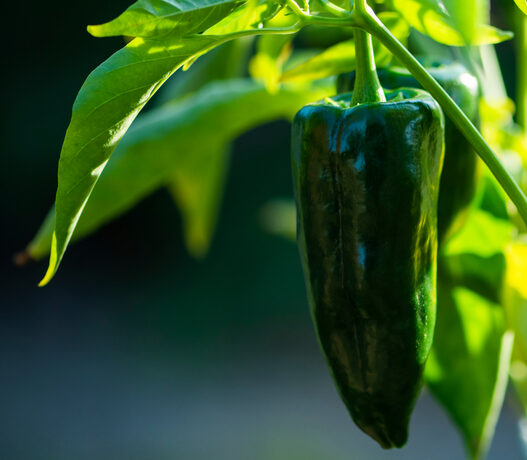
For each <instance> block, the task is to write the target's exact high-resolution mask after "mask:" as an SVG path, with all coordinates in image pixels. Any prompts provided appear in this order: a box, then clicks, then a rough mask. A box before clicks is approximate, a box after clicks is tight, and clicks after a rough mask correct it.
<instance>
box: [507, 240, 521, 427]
mask: <svg viewBox="0 0 527 460" xmlns="http://www.w3.org/2000/svg"><path fill="white" fill-rule="evenodd" d="M506 254H507V277H506V283H505V289H504V293H503V304H504V307H505V311H506V314H507V322H508V325H509V327H510V328H511V329H512V330H513V331H514V333H515V334H516V341H515V344H514V352H513V362H512V365H511V377H512V381H513V382H514V387H515V388H516V392H517V394H518V396H519V398H520V401H521V403H522V406H523V414H524V416H525V415H527V283H526V280H527V241H525V240H523V241H522V240H517V241H515V242H513V243H512V244H511V245H510V246H509V247H508V248H507V253H506Z"/></svg>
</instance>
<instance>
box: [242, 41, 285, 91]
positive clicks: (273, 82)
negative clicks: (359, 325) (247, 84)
mask: <svg viewBox="0 0 527 460" xmlns="http://www.w3.org/2000/svg"><path fill="white" fill-rule="evenodd" d="M291 39H292V36H290V35H265V36H263V37H260V38H259V39H258V43H257V48H256V54H255V55H254V56H253V58H252V59H251V62H250V65H249V72H250V74H251V76H252V77H253V78H255V79H256V80H260V81H262V82H264V84H265V86H266V88H267V90H268V91H270V92H276V91H277V90H278V85H279V81H280V77H281V75H282V68H283V65H284V63H285V61H286V60H287V59H288V58H289V56H290V55H291V49H292V47H291Z"/></svg>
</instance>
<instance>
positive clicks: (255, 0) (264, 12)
mask: <svg viewBox="0 0 527 460" xmlns="http://www.w3.org/2000/svg"><path fill="white" fill-rule="evenodd" d="M281 8H282V7H281V5H280V4H279V3H275V2H273V3H269V2H265V1H263V2H262V1H260V0H248V1H247V3H244V4H243V5H241V6H239V7H238V8H237V9H236V10H235V11H234V12H233V13H232V14H230V15H228V16H227V17H226V18H224V19H223V20H221V21H220V22H218V23H217V24H215V25H214V26H212V27H211V28H210V29H207V30H206V31H205V34H206V35H226V34H230V33H233V32H236V31H238V30H244V29H252V28H255V29H258V28H260V25H261V24H263V23H265V22H266V21H269V20H270V19H272V18H273V17H274V16H276V14H277V13H278V12H279V11H280V9H281Z"/></svg>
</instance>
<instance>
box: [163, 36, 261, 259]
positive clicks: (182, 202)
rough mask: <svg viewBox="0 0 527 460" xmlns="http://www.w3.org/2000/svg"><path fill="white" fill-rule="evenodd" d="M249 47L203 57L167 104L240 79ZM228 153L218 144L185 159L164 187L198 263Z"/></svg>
mask: <svg viewBox="0 0 527 460" xmlns="http://www.w3.org/2000/svg"><path fill="white" fill-rule="evenodd" d="M251 43H252V37H247V38H245V39H238V40H233V41H231V42H229V43H226V44H224V45H223V46H221V47H220V48H219V49H218V50H215V51H216V52H213V53H209V54H208V55H207V56H205V58H206V60H204V62H203V63H200V62H198V63H197V65H198V67H197V68H196V66H192V68H191V69H189V70H188V71H186V72H183V73H181V74H180V75H179V80H178V81H177V83H176V84H174V85H173V87H172V88H170V91H169V92H170V96H171V97H172V101H171V102H170V103H172V104H173V103H179V102H180V98H181V97H189V96H190V95H191V94H192V93H194V92H195V91H197V90H199V89H200V88H202V87H203V86H204V85H205V84H206V83H210V82H211V81H215V80H216V81H217V80H225V79H228V78H235V77H241V76H242V74H243V72H244V70H245V64H246V60H247V59H246V58H247V55H248V53H249V50H250V45H251ZM176 77H177V76H176ZM178 96H179V97H178ZM230 149H231V147H230V144H226V145H223V144H220V145H218V146H215V147H213V148H211V149H210V150H206V151H203V152H201V154H195V155H192V156H191V157H188V158H187V160H188V161H182V162H181V163H180V164H178V168H177V170H176V171H174V174H173V175H172V178H171V179H170V181H169V183H168V184H167V187H168V190H169V191H170V194H171V195H172V197H173V199H174V202H175V203H176V205H177V206H178V208H179V209H180V211H181V215H182V220H183V234H184V238H185V244H186V247H187V250H188V252H189V253H190V254H191V255H192V256H193V257H195V258H198V259H201V258H203V257H205V255H206V253H207V251H208V249H209V247H210V242H211V240H212V236H213V233H214V229H215V227H216V221H217V217H218V214H219V209H220V205H221V198H222V195H223V188H224V183H225V178H226V175H227V170H228V160H229V154H230Z"/></svg>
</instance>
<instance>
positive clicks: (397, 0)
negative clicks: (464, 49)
mask: <svg viewBox="0 0 527 460" xmlns="http://www.w3.org/2000/svg"><path fill="white" fill-rule="evenodd" d="M464 2H465V0H450V1H448V2H443V1H438V0H392V3H393V6H394V8H395V9H396V10H397V11H398V12H399V13H400V14H401V16H402V17H403V18H404V19H405V20H406V21H408V23H409V24H410V25H411V26H412V27H414V28H415V29H417V30H418V31H419V32H421V33H423V34H425V35H428V36H430V37H432V38H433V39H434V40H436V41H438V42H440V43H443V44H445V45H450V46H464V45H467V44H468V45H483V44H493V43H500V42H502V41H505V40H509V39H511V38H512V34H511V33H510V32H505V31H502V30H499V29H497V28H495V27H492V26H491V25H488V24H485V23H476V24H474V23H473V21H474V19H477V18H478V17H479V16H480V15H479V14H478V11H479V10H478V9H477V8H476V6H475V5H474V3H473V2H474V0H471V1H468V3H464ZM445 3H448V4H449V5H451V6H450V8H451V11H449V10H448V9H447V7H446V6H445ZM465 5H466V6H465ZM452 12H454V13H455V14H454V15H452ZM471 12H474V15H473V16H472V17H470V14H471ZM467 24H468V25H467Z"/></svg>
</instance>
